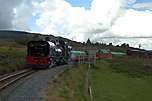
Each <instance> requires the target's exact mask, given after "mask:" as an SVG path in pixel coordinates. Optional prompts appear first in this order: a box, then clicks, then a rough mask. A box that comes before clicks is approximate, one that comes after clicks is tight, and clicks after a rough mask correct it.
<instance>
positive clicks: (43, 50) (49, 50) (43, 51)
mask: <svg viewBox="0 0 152 101" xmlns="http://www.w3.org/2000/svg"><path fill="white" fill-rule="evenodd" d="M71 50H72V47H71V46H69V45H67V43H66V42H64V41H63V40H60V39H56V40H46V41H30V42H28V44H27V57H26V64H27V67H29V68H48V67H53V66H55V65H60V64H67V63H68V60H69V58H70V54H71Z"/></svg>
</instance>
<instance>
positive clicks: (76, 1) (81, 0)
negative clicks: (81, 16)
mask: <svg viewBox="0 0 152 101" xmlns="http://www.w3.org/2000/svg"><path fill="white" fill-rule="evenodd" d="M65 1H67V2H69V3H70V4H71V5H72V6H73V7H85V9H89V8H90V6H91V2H92V0H65Z"/></svg>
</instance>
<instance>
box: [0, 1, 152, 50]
mask: <svg viewBox="0 0 152 101" xmlns="http://www.w3.org/2000/svg"><path fill="white" fill-rule="evenodd" d="M0 4H4V5H2V6H1V9H0V29H6V28H7V29H16V30H27V31H32V29H31V28H30V27H29V24H31V22H30V21H31V18H32V17H34V18H35V19H34V21H32V23H34V25H35V26H34V27H36V28H37V29H38V32H40V33H43V34H53V35H56V36H63V37H67V38H70V39H73V40H76V41H81V42H83V41H86V40H87V39H88V38H90V39H91V40H94V41H102V42H106V43H108V42H113V43H114V44H121V43H123V42H127V43H130V44H131V45H134V46H136V45H135V44H142V45H143V47H151V48H152V44H151V45H149V44H147V43H151V41H150V39H144V41H140V40H139V39H135V40H132V39H125V40H124V39H101V37H105V36H116V37H117V36H124V37H126V36H131V37H134V36H147V37H148V36H152V29H151V28H150V27H151V26H152V20H151V18H152V11H151V10H150V9H151V3H137V4H136V0H92V2H91V6H90V7H89V9H85V8H84V7H82V6H81V7H73V6H72V5H71V4H70V3H69V2H67V1H65V0H22V1H21V0H11V1H8V0H5V1H4V0H3V2H2V0H1V1H0ZM128 5H131V7H130V9H126V8H125V7H126V6H128ZM132 5H133V6H132ZM6 7H8V8H6ZM2 8H3V9H6V10H5V11H4V10H3V9H2ZM138 8H145V9H146V10H143V11H138V10H137V9H138ZM142 40H143V39H142ZM137 46H138V45H137Z"/></svg>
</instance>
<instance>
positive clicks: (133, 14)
mask: <svg viewBox="0 0 152 101" xmlns="http://www.w3.org/2000/svg"><path fill="white" fill-rule="evenodd" d="M151 18H152V12H151V11H136V10H133V9H129V10H126V12H125V15H124V16H121V17H120V18H119V19H117V20H116V22H115V24H114V25H113V26H112V32H113V34H114V35H115V36H129V37H130V36H131V37H134V36H152V29H151V26H152V19H151Z"/></svg>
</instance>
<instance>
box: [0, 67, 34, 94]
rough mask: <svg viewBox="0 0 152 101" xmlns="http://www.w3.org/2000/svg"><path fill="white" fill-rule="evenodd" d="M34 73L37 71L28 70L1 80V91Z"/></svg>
mask: <svg viewBox="0 0 152 101" xmlns="http://www.w3.org/2000/svg"><path fill="white" fill-rule="evenodd" d="M34 72H35V71H33V70H31V69H26V70H22V71H20V72H17V73H14V74H11V75H8V76H4V77H2V78H0V91H1V90H3V89H4V88H6V87H7V86H9V85H11V84H13V83H15V82H16V81H18V80H20V79H21V78H24V77H26V76H28V75H30V74H32V73H34Z"/></svg>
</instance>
